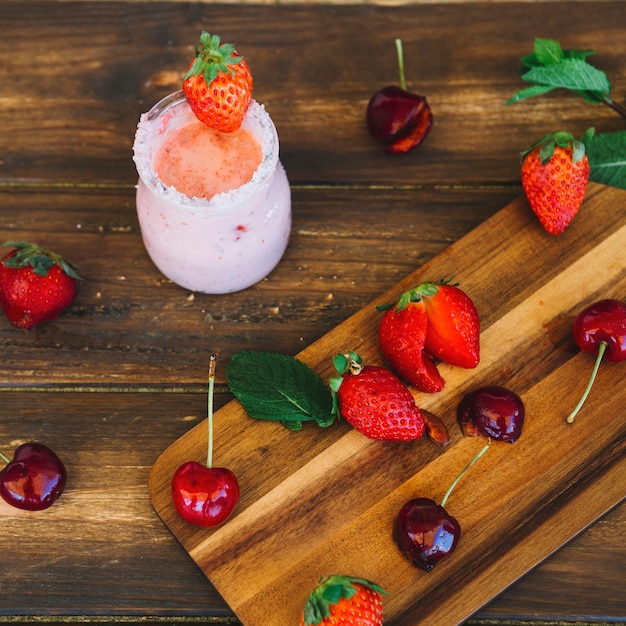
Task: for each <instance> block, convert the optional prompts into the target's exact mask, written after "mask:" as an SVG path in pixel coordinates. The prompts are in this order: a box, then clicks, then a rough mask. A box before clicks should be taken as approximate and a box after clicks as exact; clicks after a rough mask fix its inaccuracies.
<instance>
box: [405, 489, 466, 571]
mask: <svg viewBox="0 0 626 626" xmlns="http://www.w3.org/2000/svg"><path fill="white" fill-rule="evenodd" d="M460 537H461V526H460V525H459V523H458V522H457V521H456V519H455V518H454V517H452V516H451V515H449V514H448V513H447V512H446V510H445V509H444V508H443V507H442V506H441V505H440V504H437V503H436V502H435V501H434V500H431V499H430V498H414V499H413V500H409V501H408V502H407V503H406V504H405V505H404V506H403V507H402V508H401V509H400V512H399V513H398V516H397V517H396V523H395V526H394V540H395V542H396V545H397V546H398V548H399V549H400V551H401V552H402V553H403V554H404V556H406V558H407V559H409V561H411V562H412V563H413V565H415V567H419V568H420V569H423V570H426V571H427V572H430V570H432V569H433V567H435V565H436V564H437V563H439V561H441V559H443V558H444V557H446V556H448V555H449V554H451V553H452V552H453V551H454V549H455V548H456V546H457V543H458V542H459V538H460Z"/></svg>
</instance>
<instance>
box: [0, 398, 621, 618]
mask: <svg viewBox="0 0 626 626" xmlns="http://www.w3.org/2000/svg"><path fill="white" fill-rule="evenodd" d="M226 400H227V398H221V397H220V398H218V401H217V403H216V406H217V407H220V406H221V405H222V404H223V403H224V402H225V401H226ZM0 412H1V413H2V416H3V417H2V420H1V421H0V448H1V449H2V450H3V452H5V453H9V454H10V452H11V450H12V448H13V447H14V446H16V445H18V444H19V443H21V442H23V441H27V440H37V441H42V442H44V443H47V444H48V445H50V446H51V447H53V448H54V449H55V450H56V451H57V452H58V454H59V455H60V456H61V458H62V459H63V460H64V462H65V463H66V465H67V469H68V473H69V481H68V486H67V490H66V492H65V493H64V495H63V496H62V497H61V499H60V500H59V501H58V502H57V503H56V504H55V505H54V506H53V507H52V508H50V509H48V510H47V511H45V512H43V513H41V514H28V513H25V512H20V511H17V510H15V509H11V508H9V507H8V506H6V505H4V504H3V503H1V502H0V528H2V532H1V533H0V550H1V552H2V555H3V560H4V561H5V563H7V564H10V575H9V574H6V575H4V576H3V578H2V585H0V621H5V620H6V619H7V618H8V617H10V616H20V615H22V616H28V615H32V616H42V617H43V616H45V615H57V616H63V615H85V616H101V617H104V616H105V615H111V616H115V615H118V616H125V615H126V616H133V615H135V616H141V615H143V616H146V615H147V616H151V618H153V619H157V618H159V617H160V618H162V622H163V623H165V622H167V621H168V620H170V619H172V620H173V619H175V618H177V617H187V618H194V617H196V618H200V617H202V618H204V619H206V618H208V617H211V616H213V617H215V616H217V617H218V619H217V621H212V622H211V623H221V624H237V623H238V622H237V621H236V620H234V619H233V616H232V612H231V611H230V610H229V609H228V607H227V605H226V604H225V603H224V601H223V600H222V599H221V598H220V597H219V595H218V594H217V593H216V592H215V590H214V588H213V587H212V586H211V584H210V583H209V582H208V581H207V579H206V578H205V576H204V575H203V574H202V573H201V572H200V570H199V569H198V568H197V566H196V565H195V564H194V563H193V561H192V560H191V559H190V558H189V557H188V555H187V554H186V553H185V551H184V550H183V548H182V547H181V546H180V545H179V544H178V542H177V541H176V539H175V538H174V537H173V536H172V535H171V534H170V533H169V531H167V529H166V528H165V526H164V525H163V524H162V523H161V521H160V520H159V519H158V517H157V516H156V514H155V513H154V511H153V510H152V508H151V506H150V502H149V499H148V492H147V489H146V482H147V479H148V473H149V471H150V468H151V466H152V464H153V463H154V461H155V460H156V458H157V457H158V456H159V454H160V453H161V452H162V450H163V448H164V446H166V445H167V442H171V441H174V440H175V439H177V438H178V437H180V436H182V435H184V434H185V433H186V432H187V431H188V429H189V428H191V427H193V426H194V425H195V424H199V423H200V422H201V421H202V420H203V419H204V417H205V414H206V398H205V396H204V395H203V394H201V393H191V394H186V393H169V394H162V393H155V394H152V393H119V394H118V393H90V394H85V393H52V392H29V391H23V392H7V391H5V392H2V393H0ZM624 524H626V508H625V507H623V506H622V507H621V508H618V509H617V510H615V511H613V512H612V513H610V514H608V515H607V516H606V517H604V518H603V519H602V520H600V521H599V522H597V523H596V524H594V525H593V526H592V527H591V528H590V530H589V531H588V532H586V533H584V534H583V535H581V536H580V537H578V538H577V539H575V540H574V541H573V542H572V543H571V544H570V545H569V546H567V547H566V548H564V549H563V550H562V551H561V552H559V553H558V554H557V555H555V556H554V557H552V558H551V559H550V560H548V561H547V562H546V563H545V564H543V565H542V566H540V567H539V568H537V569H536V570H535V571H533V572H531V573H530V574H528V575H527V576H526V577H525V578H523V579H522V580H521V581H520V582H519V583H517V584H516V585H515V586H514V587H512V588H511V589H509V590H508V591H506V592H505V593H503V594H502V595H501V596H500V597H499V598H498V599H496V600H495V601H494V602H493V603H492V604H490V605H489V606H488V607H485V608H484V609H482V610H481V611H480V612H479V613H478V614H477V615H476V616H475V618H474V619H473V620H472V623H485V622H488V621H490V620H493V619H519V620H531V619H533V620H534V619H536V618H537V616H538V615H541V616H544V617H547V618H551V619H554V620H557V619H560V618H565V615H564V612H565V609H566V608H567V610H568V616H569V617H570V619H571V616H572V615H576V616H578V619H593V618H594V617H598V616H602V615H606V614H607V608H608V609H610V610H611V611H612V612H613V614H619V613H620V612H622V614H624V612H626V607H625V606H624V605H623V601H624V598H623V594H622V591H623V586H622V577H621V575H620V574H621V573H622V572H623V571H624V565H625V563H624V554H623V550H621V547H622V546H621V537H622V536H623V527H624ZM599 555H601V558H599ZM580 564H585V567H580ZM590 564H592V565H590ZM590 568H591V569H592V570H593V576H590V575H589V571H590ZM220 616H222V617H223V620H222V619H219V617H220ZM490 623H493V622H490Z"/></svg>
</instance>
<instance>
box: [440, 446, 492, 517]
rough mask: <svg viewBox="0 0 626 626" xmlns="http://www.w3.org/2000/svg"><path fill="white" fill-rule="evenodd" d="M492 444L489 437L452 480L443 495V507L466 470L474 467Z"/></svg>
mask: <svg viewBox="0 0 626 626" xmlns="http://www.w3.org/2000/svg"><path fill="white" fill-rule="evenodd" d="M490 445H491V439H489V441H487V443H486V444H485V445H484V446H483V447H482V448H481V450H480V451H479V452H478V454H477V455H476V456H475V457H474V458H473V459H472V460H471V461H470V462H469V463H468V464H467V465H466V466H465V467H464V468H463V471H462V472H461V473H460V474H459V475H458V476H457V477H456V478H455V479H454V480H453V481H452V484H451V485H450V486H449V487H448V491H446V493H445V495H444V496H443V499H442V500H441V506H442V507H444V506H446V502H447V501H448V498H449V497H450V494H451V493H452V491H453V490H454V488H455V487H456V485H457V483H458V482H459V480H461V478H463V475H464V474H465V472H467V470H468V469H469V468H470V467H472V465H474V463H476V461H478V459H480V457H481V456H482V455H483V454H485V452H487V450H489V446H490Z"/></svg>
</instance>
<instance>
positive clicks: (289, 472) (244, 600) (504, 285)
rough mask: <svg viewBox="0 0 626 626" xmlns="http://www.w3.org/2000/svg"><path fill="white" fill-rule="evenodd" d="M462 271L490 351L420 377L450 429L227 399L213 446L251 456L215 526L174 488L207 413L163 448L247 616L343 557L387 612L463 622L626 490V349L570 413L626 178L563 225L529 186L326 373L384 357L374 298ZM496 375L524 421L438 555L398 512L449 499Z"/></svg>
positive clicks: (159, 492) (474, 480)
mask: <svg viewBox="0 0 626 626" xmlns="http://www.w3.org/2000/svg"><path fill="white" fill-rule="evenodd" d="M375 262H376V259H372V263H375ZM450 276H454V277H455V281H456V282H458V283H459V285H460V286H461V287H462V288H463V289H464V290H465V291H466V292H467V293H468V294H469V295H470V297H471V298H472V299H473V300H474V302H475V304H476V306H477V308H478V311H479V314H480V318H481V362H480V365H479V366H478V367H477V368H476V369H474V370H463V369H460V368H455V367H449V366H445V365H442V366H440V371H441V373H442V374H443V376H444V378H445V379H446V387H445V389H444V390H443V391H442V392H441V393H440V394H436V395H427V394H420V393H417V392H416V394H415V395H416V399H417V403H418V405H419V406H420V407H422V408H424V409H427V410H428V411H431V412H433V413H435V414H436V415H438V416H439V417H440V418H441V419H442V420H444V422H445V423H446V424H447V426H448V428H449V431H450V435H451V440H450V443H449V445H448V446H446V447H444V448H440V447H438V446H437V445H435V444H434V443H432V442H431V441H430V440H428V438H427V437H423V438H422V439H420V440H419V441H416V442H409V443H390V442H378V441H373V440H370V439H367V438H366V437H364V436H362V435H361V434H359V433H358V432H356V431H354V430H352V429H351V428H350V427H349V426H347V425H346V423H345V422H343V421H342V422H341V423H337V424H335V425H333V426H332V427H330V428H328V429H326V430H322V429H320V428H318V427H317V426H315V425H313V424H307V425H306V426H305V428H304V429H303V430H302V431H300V432H290V431H288V430H287V429H285V428H283V427H282V426H280V425H278V424H275V423H267V422H260V421H256V420H253V419H251V418H250V417H248V416H247V414H246V413H245V412H244V411H243V409H242V408H241V405H240V404H239V403H238V401H236V400H235V401H232V402H230V403H229V404H227V405H226V406H225V407H223V408H222V409H221V410H219V411H218V412H217V413H216V415H215V422H214V423H215V438H216V441H215V449H214V464H215V465H217V466H225V467H228V468H230V469H231V470H233V471H234V472H235V474H236V475H237V477H238V479H239V482H240V486H241V490H242V494H241V499H240V502H239V504H238V506H237V509H236V512H235V514H234V516H233V517H232V518H231V519H230V520H229V521H228V522H226V523H225V524H224V525H222V526H221V527H219V528H217V529H213V530H207V529H203V528H199V527H195V526H191V525H189V524H187V523H185V522H183V521H182V520H181V519H180V518H179V517H178V515H177V513H176V512H175V510H174V509H173V506H172V503H171V498H170V481H171V477H172V474H173V473H174V471H175V470H176V468H177V467H178V466H179V465H180V464H181V463H183V462H184V461H187V460H197V461H200V462H204V460H205V459H206V441H207V439H206V438H207V428H206V421H205V422H204V423H202V424H199V425H198V426H196V427H195V428H194V429H192V430H190V431H189V432H188V433H187V434H186V435H185V436H183V437H182V438H180V439H179V440H178V441H176V442H174V443H173V444H172V445H171V446H170V447H169V448H168V449H167V450H165V452H164V453H163V454H162V455H161V456H160V457H159V459H158V460H157V462H156V464H155V465H154V467H153V469H152V472H151V474H150V480H149V493H150V497H151V501H152V503H153V506H154V508H155V510H156V512H157V513H158V515H159V516H160V517H161V519H162V520H163V522H164V523H165V524H166V525H167V526H168V528H169V529H170V530H171V532H172V533H173V534H174V536H175V537H176V538H177V539H178V540H179V541H180V543H181V544H182V545H183V547H184V548H185V550H187V552H188V553H189V554H190V556H191V558H192V559H193V560H194V561H195V562H196V563H197V564H198V566H199V567H200V568H201V569H202V571H203V572H204V573H205V574H206V576H207V577H208V579H209V580H210V581H211V583H212V584H213V585H214V586H215V587H216V589H217V590H218V591H219V593H220V594H221V595H222V597H223V598H224V599H225V601H226V602H227V603H228V604H229V606H230V607H231V608H232V610H233V611H234V612H235V614H236V615H237V617H238V618H239V619H240V620H241V622H242V623H243V624H244V625H245V626H290V625H292V626H296V624H297V620H298V616H299V613H300V610H301V607H302V606H303V604H304V602H305V599H306V597H307V595H308V593H309V591H310V589H311V588H313V587H314V586H315V585H316V583H317V581H318V580H319V579H320V578H321V577H322V576H325V575H328V574H331V573H339V574H349V575H353V576H360V577H364V578H368V579H371V580H374V581H375V582H377V583H378V584H379V585H381V586H383V587H384V588H385V589H386V590H387V592H388V595H386V596H385V598H384V609H385V623H386V624H388V625H392V626H401V625H402V626H405V625H406V626H416V625H417V624H428V625H429V626H436V625H439V624H441V625H442V626H450V625H451V624H455V623H460V622H461V621H463V620H464V619H466V618H468V617H469V616H470V615H471V614H472V613H474V612H475V611H477V610H478V609H479V608H480V607H481V606H482V605H484V604H485V603H487V602H488V601H489V600H490V599H492V598H493V597H494V596H495V595H497V594H498V593H500V592H501V591H502V590H504V589H505V588H506V587H508V586H509V585H511V584H512V583H513V582H514V581H516V580H517V579H518V578H519V577H520V576H522V575H523V574H524V573H526V572H527V571H528V570H529V569H531V568H532V567H534V566H535V565H537V564H538V563H539V562H541V561H542V560H543V559H545V558H546V557H548V556H549V555H550V554H551V553H552V552H554V551H555V550H557V549H558V548H559V547H561V546H562V545H563V544H564V543H565V542H567V541H568V540H570V539H571V538H572V537H574V536H575V535H576V534H578V533H579V532H580V531H581V530H583V529H584V528H585V527H587V526H588V525H589V524H590V523H592V522H593V521H594V520H596V519H597V518H598V517H599V516H601V515H602V514H604V513H605V512H606V511H607V510H609V509H610V508H611V507H613V506H615V505H616V504H617V503H619V502H620V501H621V500H622V499H623V498H624V495H625V489H624V485H625V484H626V480H625V479H626V461H625V459H624V441H625V439H626V438H625V434H626V385H624V376H625V375H626V364H624V363H622V364H620V363H608V362H607V363H604V364H603V365H602V366H601V367H600V372H599V374H598V378H597V379H596V383H595V386H594V389H593V390H592V392H591V394H590V396H589V398H588V400H587V403H586V405H585V407H584V409H583V410H582V412H581V413H580V414H579V415H578V417H577V419H576V422H575V423H574V424H572V425H569V424H567V423H566V421H565V420H566V416H567V415H568V413H569V412H570V410H571V409H572V408H573V407H574V406H575V404H576V402H577V401H578V398H579V397H580V395H581V394H582V392H583V390H584V387H585V385H586V382H587V379H588V377H589V375H590V373H591V370H592V366H593V357H592V356H590V355H588V354H584V353H581V352H580V351H579V350H577V349H576V346H575V344H574V343H573V340H572V339H571V323H572V320H573V317H574V316H575V315H576V313H577V312H578V311H580V310H581V308H583V307H584V306H585V305H587V304H589V303H591V302H593V301H595V300H598V299H601V298H607V297H615V298H619V299H622V300H623V299H625V298H626V192H624V191H621V190H617V189H614V188H609V187H604V186H601V185H597V184H591V185H590V187H589V189H588V192H587V197H586V199H585V202H584V204H583V207H582V208H581V210H580V212H579V214H578V216H577V217H576V219H575V220H574V223H573V224H572V225H571V226H570V227H569V228H568V229H567V230H566V232H565V233H564V234H562V235H560V236H557V237H555V236H551V235H548V234H547V233H545V232H544V231H543V230H542V229H541V227H540V226H539V225H538V222H537V221H536V219H535V217H534V216H533V215H532V213H531V211H530V209H529V208H528V205H527V204H526V200H525V199H524V198H523V197H520V198H519V199H517V200H516V201H514V202H513V203H511V204H510V205H508V206H507V207H505V208H504V209H502V210H501V211H500V212H499V213H497V214H496V215H494V216H493V217H492V218H490V219H489V220H487V221H486V222H485V223H483V224H482V225H481V226H479V227H478V228H476V229H475V230H474V231H472V232H471V233H469V234H468V235H467V236H465V237H464V238H462V239H461V240H459V241H458V242H456V243H455V244H454V245H452V246H451V247H450V248H448V249H447V250H446V251H445V252H443V253H442V254H440V255H439V256H437V257H436V258H435V259H433V260H432V261H430V262H429V263H427V264H426V265H424V266H423V267H421V268H419V269H418V270H416V271H415V272H414V273H413V274H412V275H411V276H409V277H407V278H406V279H405V280H403V281H402V282H400V283H399V284H398V285H396V286H395V287H394V288H393V289H390V290H389V291H388V292H387V293H385V294H382V295H381V296H380V298H379V299H377V300H376V301H375V302H373V303H372V304H371V305H369V306H366V307H365V308H364V309H363V310H362V311H359V312H358V313H356V314H355V315H353V316H352V317H350V318H349V319H347V320H346V321H345V322H344V323H342V324H341V325H339V326H338V327H337V328H335V329H334V330H332V331H331V332H329V333H328V334H327V335H325V336H324V337H322V338H321V339H319V340H318V341H317V342H315V343H314V344H312V345H311V346H310V347H308V348H307V349H306V350H304V351H303V352H301V353H300V354H299V355H298V358H299V359H300V360H302V361H304V362H305V363H307V364H308V365H310V366H311V367H312V368H313V369H315V370H316V371H317V372H318V373H319V374H320V375H322V377H324V378H325V379H326V378H328V377H329V376H330V375H331V374H332V373H333V367H332V362H331V359H332V357H333V355H335V354H336V353H337V352H339V351H342V352H344V351H347V350H350V349H351V350H356V351H357V352H358V353H359V354H360V355H361V356H362V357H363V358H364V360H365V361H366V362H369V363H375V364H380V363H382V357H381V354H380V352H379V349H378V346H377V342H376V330H377V326H378V321H379V319H380V315H381V314H380V313H379V312H378V311H377V310H376V308H375V305H376V304H380V303H383V302H385V303H386V302H392V301H394V300H395V299H396V298H397V297H398V295H399V294H400V293H401V292H403V291H405V290H407V289H409V288H411V287H413V286H415V285H417V284H418V283H420V282H422V281H424V280H438V279H440V278H447V277H450ZM363 280H367V275H364V276H363ZM485 384H500V385H504V386H506V387H508V388H510V389H512V390H514V391H516V392H517V393H518V394H519V395H521V397H522V399H523V400H524V403H525V406H526V415H527V417H526V423H525V426H524V432H523V435H522V437H521V439H520V440H519V441H518V442H517V443H515V444H505V443H498V442H493V443H492V445H491V447H490V449H489V451H488V452H487V454H486V455H485V456H483V457H482V459H481V460H480V461H479V462H478V463H477V464H476V465H474V466H473V467H472V468H471V470H470V471H469V472H468V473H467V474H466V475H465V477H464V478H463V480H461V482H460V483H459V484H458V486H457V488H456V489H455V491H454V492H453V494H452V496H451V497H450V499H449V500H448V503H447V506H446V508H447V510H448V511H449V512H450V514H452V515H454V516H455V517H456V518H457V519H458V521H459V523H460V525H461V527H462V531H463V534H462V537H461V540H460V543H459V545H458V547H457V549H456V551H455V552H454V553H453V554H452V555H451V556H450V557H448V559H447V560H444V561H442V562H441V563H440V564H439V565H437V567H435V569H434V570H433V571H432V572H430V573H425V572H423V571H421V570H417V569H415V568H414V567H413V566H412V565H411V564H410V563H409V562H408V561H407V560H405V559H404V558H403V557H402V556H401V554H400V552H399V551H398V550H397V548H396V547H395V545H394V543H393V540H392V535H391V528H392V522H393V519H394V518H395V515H396V513H397V511H398V510H399V509H400V507H401V506H402V505H403V504H404V503H405V502H406V501H407V500H409V499H410V498H412V497H417V496H423V497H430V498H433V499H434V500H437V501H439V500H440V499H441V497H442V496H443V494H444V492H445V491H446V489H447V487H448V486H449V484H450V483H451V481H452V480H453V479H454V478H455V477H456V476H457V474H458V473H459V472H460V471H461V470H462V468H463V467H465V465H466V464H467V463H468V462H469V461H470V459H471V458H472V457H473V456H474V455H475V454H476V452H477V451H478V450H479V449H480V448H481V447H482V446H483V445H484V443H485V440H484V439H482V438H470V437H463V436H462V434H461V432H460V429H459V427H458V425H457V423H456V415H455V409H456V406H457V404H458V402H459V400H460V399H461V397H462V396H463V394H464V393H466V392H467V391H470V390H472V389H474V388H476V387H478V386H481V385H485ZM583 566H584V564H581V567H583Z"/></svg>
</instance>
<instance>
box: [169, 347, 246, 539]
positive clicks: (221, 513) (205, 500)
mask: <svg viewBox="0 0 626 626" xmlns="http://www.w3.org/2000/svg"><path fill="white" fill-rule="evenodd" d="M216 361H217V355H215V354H212V355H211V359H210V361H209V392H208V420H207V421H208V431H209V432H208V451H207V464H206V467H205V466H204V465H201V464H200V463H198V462H196V461H187V462H186V463H183V464H182V465H181V466H180V467H179V468H178V469H177V470H176V472H174V476H173V477H172V502H173V503H174V508H175V509H176V511H177V512H178V514H179V515H180V516H181V517H182V518H183V519H184V520H185V521H187V522H190V523H191V524H197V525H199V526H217V525H219V524H221V523H222V522H225V521H226V520H227V519H228V518H229V517H230V515H231V514H232V512H233V510H234V508H235V506H236V505H237V502H238V500H239V483H238V482H237V478H236V477H235V475H234V474H233V473H232V472H231V471H230V470H229V469H226V468H224V467H213V466H212V465H213V387H214V385H215V366H216Z"/></svg>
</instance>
